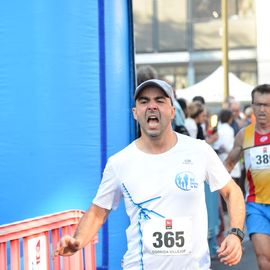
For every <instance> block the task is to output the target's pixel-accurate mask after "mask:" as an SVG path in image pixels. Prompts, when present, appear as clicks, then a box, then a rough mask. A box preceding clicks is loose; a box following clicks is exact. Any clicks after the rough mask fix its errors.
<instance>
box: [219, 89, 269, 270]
mask: <svg viewBox="0 0 270 270" xmlns="http://www.w3.org/2000/svg"><path fill="white" fill-rule="evenodd" d="M252 106H253V110H254V114H255V117H256V123H255V124H251V125H249V126H247V127H245V128H243V129H241V130H240V131H239V132H238V134H237V135H236V137H235V143H234V147H233V149H232V151H231V152H230V153H229V155H228V158H227V159H226V160H225V162H224V163H225V166H226V167H227V169H228V170H229V171H230V170H231V169H232V168H233V167H234V165H235V164H236V162H237V161H239V159H240V158H241V156H243V157H244V161H245V167H246V180H247V185H248V190H247V194H246V211H247V213H246V226H247V230H248V233H249V236H250V238H251V240H252V242H253V245H254V249H255V253H256V257H257V262H258V266H259V269H260V270H269V269H270V252H269V250H270V85H269V84H263V85H259V86H257V87H255V88H254V89H253V91H252Z"/></svg>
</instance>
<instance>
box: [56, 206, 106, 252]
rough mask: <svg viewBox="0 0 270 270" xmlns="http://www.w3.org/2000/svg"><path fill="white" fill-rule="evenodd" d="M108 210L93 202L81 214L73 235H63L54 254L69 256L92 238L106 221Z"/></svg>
mask: <svg viewBox="0 0 270 270" xmlns="http://www.w3.org/2000/svg"><path fill="white" fill-rule="evenodd" d="M109 213H110V210H107V209H105V208H102V207H99V206H97V205H95V204H93V205H92V206H91V207H90V208H89V209H88V210H87V211H86V212H85V214H84V215H83V216H82V218H81V220H80V222H79V224H78V226H77V229H76V231H75V233H74V235H73V236H70V235H65V236H63V237H62V238H61V239H60V241H59V242H58V244H57V246H56V250H55V252H54V255H55V256H57V255H61V256H70V255H72V254H74V253H75V252H76V251H78V250H80V249H81V248H83V247H85V246H86V245H87V244H88V243H89V242H90V241H91V240H94V239H95V237H96V235H97V233H98V230H99V229H100V227H101V226H102V225H103V224H104V222H105V221H106V219H107V217H108V215H109Z"/></svg>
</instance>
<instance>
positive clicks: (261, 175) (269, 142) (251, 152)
mask: <svg viewBox="0 0 270 270" xmlns="http://www.w3.org/2000/svg"><path fill="white" fill-rule="evenodd" d="M243 150H244V159H245V167H246V180H247V183H248V190H247V197H246V199H247V201H248V202H256V203H263V204H270V132H269V133H267V134H263V135H262V134H259V133H258V132H256V131H255V125H254V124H251V125H249V126H247V127H246V129H245V135H244V141H243Z"/></svg>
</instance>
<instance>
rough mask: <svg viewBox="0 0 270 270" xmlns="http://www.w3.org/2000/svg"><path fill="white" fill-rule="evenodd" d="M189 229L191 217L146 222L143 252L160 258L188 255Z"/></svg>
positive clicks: (190, 234)
mask: <svg viewBox="0 0 270 270" xmlns="http://www.w3.org/2000/svg"><path fill="white" fill-rule="evenodd" d="M191 228H192V219H191V217H185V218H164V219H162V218H158V219H150V220H147V222H146V223H145V225H144V227H143V244H144V251H145V252H149V253H151V254H153V255H161V256H169V255H170V256H171V255H175V256H177V255H183V254H189V253H191V248H192V239H191V238H192V229H191Z"/></svg>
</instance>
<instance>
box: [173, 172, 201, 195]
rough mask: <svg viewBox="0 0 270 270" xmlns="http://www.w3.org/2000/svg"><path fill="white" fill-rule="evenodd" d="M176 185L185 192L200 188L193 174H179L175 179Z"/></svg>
mask: <svg viewBox="0 0 270 270" xmlns="http://www.w3.org/2000/svg"><path fill="white" fill-rule="evenodd" d="M175 183H176V185H177V186H178V187H179V188H180V189H182V190H184V191H189V190H191V189H194V188H197V187H198V183H196V182H195V176H194V174H193V173H191V172H181V173H178V174H177V175H176V177H175Z"/></svg>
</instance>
